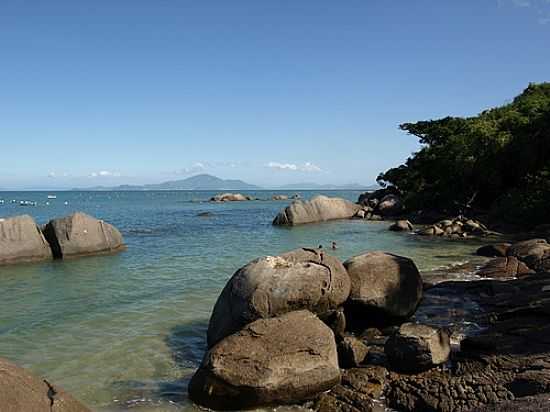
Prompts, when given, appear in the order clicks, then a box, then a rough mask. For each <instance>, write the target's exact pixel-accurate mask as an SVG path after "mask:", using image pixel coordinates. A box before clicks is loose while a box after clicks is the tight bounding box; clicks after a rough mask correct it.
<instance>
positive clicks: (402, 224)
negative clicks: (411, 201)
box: [389, 220, 413, 232]
mask: <svg viewBox="0 0 550 412" xmlns="http://www.w3.org/2000/svg"><path fill="white" fill-rule="evenodd" d="M389 229H390V230H392V231H394V232H408V231H411V230H413V225H412V223H411V222H409V221H408V220H398V221H397V222H395V223H394V224H393V225H391V226H390V227H389Z"/></svg>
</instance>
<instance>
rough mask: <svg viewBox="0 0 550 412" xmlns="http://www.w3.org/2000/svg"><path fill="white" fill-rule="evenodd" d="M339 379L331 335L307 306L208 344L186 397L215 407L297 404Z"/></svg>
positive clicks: (224, 408) (313, 396) (248, 326)
mask: <svg viewBox="0 0 550 412" xmlns="http://www.w3.org/2000/svg"><path fill="white" fill-rule="evenodd" d="M339 382H340V369H339V367H338V354H337V351H336V342H335V340H334V334H333V333H332V331H331V330H330V328H329V327H328V326H326V325H325V324H324V323H323V322H322V321H320V320H319V319H318V318H317V317H316V316H315V315H313V314H312V313H311V312H309V311H305V310H302V311H295V312H290V313H287V314H285V315H282V316H280V317H277V318H270V319H259V320H257V321H255V322H253V323H250V324H249V325H247V326H246V327H245V328H244V329H242V330H241V331H239V332H237V333H235V334H233V335H230V336H228V337H226V338H225V339H223V340H222V341H220V342H219V343H218V344H217V345H216V346H214V347H213V348H212V349H210V350H209V351H208V352H207V353H206V355H205V357H204V359H203V361H202V364H201V366H200V368H199V370H198V371H197V372H196V374H195V375H194V376H193V378H192V379H191V382H190V384H189V395H190V398H191V399H192V400H193V401H194V402H196V403H197V404H199V405H201V406H204V407H207V408H211V409H218V410H236V409H243V408H254V407H259V406H266V405H276V404H291V403H298V402H302V401H305V400H308V399H313V398H315V397H316V396H317V395H319V394H320V393H322V392H324V391H326V390H329V389H331V388H332V387H333V386H335V385H337V384H338V383H339Z"/></svg>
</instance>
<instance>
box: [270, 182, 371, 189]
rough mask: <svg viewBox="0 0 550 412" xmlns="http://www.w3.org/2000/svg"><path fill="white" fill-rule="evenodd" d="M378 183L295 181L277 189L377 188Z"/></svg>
mask: <svg viewBox="0 0 550 412" xmlns="http://www.w3.org/2000/svg"><path fill="white" fill-rule="evenodd" d="M379 188H380V186H378V185H369V186H366V185H361V184H359V183H350V184H347V185H331V184H319V183H293V184H290V185H284V186H280V187H278V188H277V189H281V190H376V189H379Z"/></svg>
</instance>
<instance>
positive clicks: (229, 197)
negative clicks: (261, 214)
mask: <svg viewBox="0 0 550 412" xmlns="http://www.w3.org/2000/svg"><path fill="white" fill-rule="evenodd" d="M246 200H253V198H252V197H251V196H246V195H243V194H241V193H220V194H217V195H216V196H214V197H212V198H210V201H211V202H243V201H246Z"/></svg>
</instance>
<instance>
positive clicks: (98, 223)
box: [43, 212, 126, 259]
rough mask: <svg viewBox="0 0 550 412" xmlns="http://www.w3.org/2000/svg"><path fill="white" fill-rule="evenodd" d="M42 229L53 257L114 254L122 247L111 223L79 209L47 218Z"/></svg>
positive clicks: (121, 242)
mask: <svg viewBox="0 0 550 412" xmlns="http://www.w3.org/2000/svg"><path fill="white" fill-rule="evenodd" d="M43 232H44V236H45V238H46V240H47V241H48V243H49V244H50V246H51V248H52V252H53V256H54V258H57V259H61V258H71V257H77V256H87V255H98V254H105V253H115V252H120V251H122V250H124V249H125V248H126V246H125V245H124V240H123V238H122V235H121V234H120V232H119V231H118V230H117V229H116V228H115V227H114V226H112V225H110V224H109V223H106V222H104V221H103V220H98V219H95V218H94V217H92V216H89V215H87V214H85V213H82V212H76V213H73V214H72V215H70V216H67V217H63V218H60V219H53V220H50V221H49V223H48V224H47V225H46V226H45V228H44V231H43Z"/></svg>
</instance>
